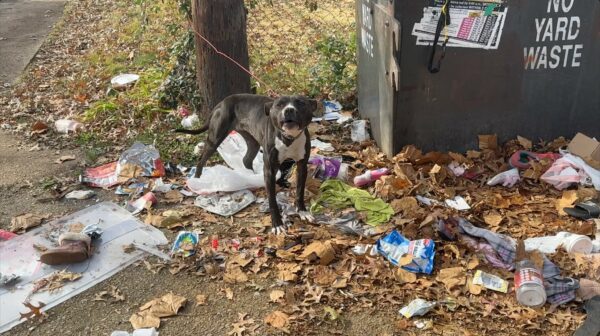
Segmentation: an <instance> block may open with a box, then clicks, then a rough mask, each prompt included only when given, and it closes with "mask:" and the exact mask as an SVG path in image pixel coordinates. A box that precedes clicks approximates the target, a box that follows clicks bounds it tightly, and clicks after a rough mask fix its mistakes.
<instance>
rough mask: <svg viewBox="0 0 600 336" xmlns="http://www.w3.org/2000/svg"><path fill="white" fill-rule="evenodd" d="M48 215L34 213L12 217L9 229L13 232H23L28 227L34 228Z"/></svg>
mask: <svg viewBox="0 0 600 336" xmlns="http://www.w3.org/2000/svg"><path fill="white" fill-rule="evenodd" d="M48 217H49V216H48V215H44V216H40V215H34V214H30V213H28V214H24V215H19V216H16V217H13V219H12V220H11V221H10V229H9V230H10V231H11V232H13V233H19V232H25V231H27V230H28V229H31V228H34V227H36V226H39V225H40V224H42V222H43V221H44V219H47V218H48Z"/></svg>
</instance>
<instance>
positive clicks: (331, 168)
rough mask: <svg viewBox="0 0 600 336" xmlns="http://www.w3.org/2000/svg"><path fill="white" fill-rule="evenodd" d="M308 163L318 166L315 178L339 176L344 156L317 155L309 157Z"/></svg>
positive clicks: (322, 178) (323, 178)
mask: <svg viewBox="0 0 600 336" xmlns="http://www.w3.org/2000/svg"><path fill="white" fill-rule="evenodd" d="M308 163H310V164H312V165H315V166H317V169H316V171H315V176H314V177H315V178H318V179H321V180H326V179H329V178H336V177H338V175H339V173H340V167H341V166H342V158H337V157H324V156H318V155H317V156H313V157H311V158H310V159H308Z"/></svg>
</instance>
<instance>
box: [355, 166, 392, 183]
mask: <svg viewBox="0 0 600 336" xmlns="http://www.w3.org/2000/svg"><path fill="white" fill-rule="evenodd" d="M388 173H389V170H388V169H387V168H379V169H375V170H367V171H366V172H365V173H364V174H361V175H358V176H356V177H354V185H355V186H357V187H362V186H364V185H367V184H369V183H371V182H373V181H376V180H378V179H379V178H380V177H382V176H383V175H387V174H388Z"/></svg>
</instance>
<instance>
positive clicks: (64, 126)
mask: <svg viewBox="0 0 600 336" xmlns="http://www.w3.org/2000/svg"><path fill="white" fill-rule="evenodd" d="M54 128H56V131H57V132H58V133H64V134H68V133H75V132H77V131H79V130H82V129H83V124H82V123H80V122H78V121H75V120H69V119H59V120H57V121H55V122H54Z"/></svg>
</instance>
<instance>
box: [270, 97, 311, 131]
mask: <svg viewBox="0 0 600 336" xmlns="http://www.w3.org/2000/svg"><path fill="white" fill-rule="evenodd" d="M316 110H317V101H316V100H314V99H308V98H306V97H303V96H281V97H279V98H277V99H276V100H275V101H274V102H272V103H268V104H266V105H265V113H267V115H269V116H270V117H271V121H272V122H273V125H275V127H277V128H279V129H281V131H282V132H283V133H284V135H286V136H288V137H294V138H295V137H297V136H298V135H300V133H302V132H304V129H305V128H306V127H308V125H309V124H310V122H311V121H312V118H313V112H315V111H316Z"/></svg>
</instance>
